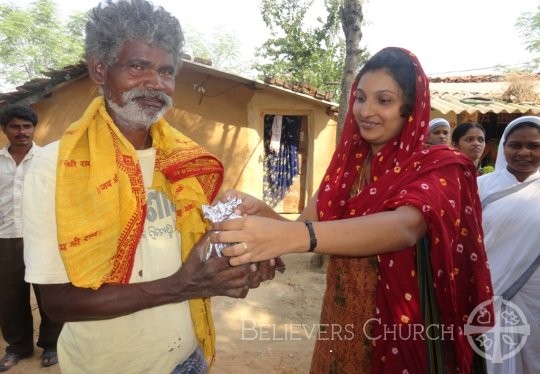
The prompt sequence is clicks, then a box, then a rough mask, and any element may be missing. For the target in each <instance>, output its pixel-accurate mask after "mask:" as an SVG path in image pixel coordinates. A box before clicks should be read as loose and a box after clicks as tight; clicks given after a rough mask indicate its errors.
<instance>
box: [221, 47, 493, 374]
mask: <svg viewBox="0 0 540 374" xmlns="http://www.w3.org/2000/svg"><path fill="white" fill-rule="evenodd" d="M428 85H429V83H428V79H427V77H426V75H425V74H424V72H423V70H422V67H421V66H420V63H419V62H418V60H417V58H416V56H415V55H414V54H412V53H411V52H409V51H407V50H405V49H401V48H395V47H389V48H385V49H383V50H381V51H379V52H378V53H376V54H375V55H374V56H373V57H371V58H370V59H369V60H368V61H367V62H366V64H365V65H364V66H363V67H362V68H361V70H360V72H359V74H358V76H357V78H356V80H355V82H354V84H353V86H352V90H351V97H350V104H349V111H348V114H347V117H346V120H345V124H344V130H343V134H342V136H341V139H340V143H339V145H338V147H337V149H336V151H335V153H334V155H333V158H332V161H331V163H330V165H329V166H328V169H327V172H326V174H325V176H324V178H323V180H322V182H321V185H320V187H319V190H318V191H317V193H316V194H315V195H314V197H313V198H312V199H311V201H310V202H309V204H308V206H307V207H306V209H305V210H304V211H303V212H302V214H301V215H300V216H299V218H298V220H297V221H296V222H290V221H288V220H286V219H284V218H282V217H281V216H279V215H278V214H276V213H275V212H274V211H273V210H272V209H271V208H269V207H268V206H266V205H264V204H263V203H262V202H261V201H260V200H258V199H256V198H254V197H253V196H250V195H248V194H245V193H242V192H239V191H234V190H231V191H227V192H226V193H225V194H224V195H223V196H222V198H221V200H222V201H225V200H226V199H227V198H231V197H239V198H241V199H242V201H243V203H242V205H241V206H240V207H239V209H238V213H243V214H244V216H243V218H240V219H234V220H228V221H224V222H221V223H219V224H216V225H215V226H214V229H216V230H218V231H220V232H219V233H216V234H214V235H213V237H212V241H214V242H222V243H238V244H234V245H231V246H229V247H228V248H226V249H225V250H224V253H225V254H226V255H228V256H231V259H230V263H231V264H233V265H238V264H241V263H247V262H254V261H259V260H263V259H271V258H274V257H276V256H279V255H283V254H286V253H293V252H313V251H314V252H318V253H324V254H329V255H331V257H330V261H329V266H328V270H327V287H326V292H325V297H324V301H323V306H322V313H321V325H320V331H319V335H318V337H317V341H316V345H315V351H314V354H313V359H312V367H311V372H312V373H368V372H373V373H392V374H394V373H414V374H417V373H428V372H430V373H434V372H443V370H444V369H446V370H447V371H448V372H457V371H458V370H459V371H460V372H462V373H470V372H474V371H475V369H474V364H473V361H474V360H473V357H474V352H473V349H472V346H471V345H470V344H469V342H468V339H467V336H468V335H467V333H466V329H465V327H466V326H465V325H466V324H476V325H478V324H484V327H486V328H487V327H489V326H491V324H492V323H493V322H492V321H491V322H490V321H485V320H482V321H478V320H476V319H474V318H473V317H474V315H475V313H476V312H475V308H476V307H477V306H478V305H480V304H482V303H484V302H486V301H489V300H491V296H492V291H491V281H490V274H489V270H488V267H487V262H486V254H485V251H484V246H483V242H482V231H481V207H480V202H479V200H478V193H477V187H476V170H475V168H474V166H473V165H472V163H471V162H470V161H469V160H467V159H466V158H465V156H463V155H462V154H461V153H460V152H458V151H457V150H455V149H453V148H451V147H449V146H437V147H430V148H426V147H425V146H424V143H425V140H426V137H427V132H428V123H429V115H430V100H429V98H430V94H429V88H428ZM481 311H482V313H481V314H482V315H489V313H490V312H492V307H491V306H490V305H487V306H486V307H485V308H482V309H481ZM471 318H472V319H471Z"/></svg>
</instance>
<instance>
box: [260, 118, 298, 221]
mask: <svg viewBox="0 0 540 374" xmlns="http://www.w3.org/2000/svg"><path fill="white" fill-rule="evenodd" d="M307 144H308V126H307V117H306V116H294V115H293V116H290V115H286V116H285V115H279V114H267V115H265V116H264V158H263V168H264V174H263V199H264V201H265V202H266V203H267V204H268V205H270V206H271V207H272V208H274V209H275V210H276V212H278V213H291V214H298V213H300V212H302V210H303V209H304V207H305V205H306V170H307Z"/></svg>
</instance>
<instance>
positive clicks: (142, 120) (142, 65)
mask: <svg viewBox="0 0 540 374" xmlns="http://www.w3.org/2000/svg"><path fill="white" fill-rule="evenodd" d="M175 75H176V68H175V64H174V59H173V56H172V54H171V53H170V52H168V51H167V50H166V49H164V48H162V47H160V46H158V45H153V44H149V43H148V42H146V41H142V40H130V41H127V42H125V43H124V46H123V48H122V49H121V50H120V53H119V55H118V60H117V61H116V62H115V63H114V64H113V65H112V66H110V67H108V68H106V71H105V75H104V83H103V84H102V88H103V93H104V96H105V100H106V102H107V106H108V107H109V109H110V110H111V111H112V114H113V115H114V116H116V117H118V118H119V119H121V120H122V122H123V123H124V125H126V124H127V125H129V126H133V127H146V128H148V127H150V125H151V124H152V123H154V122H156V121H157V120H158V119H159V118H161V117H162V116H163V114H164V113H165V112H166V111H167V110H168V109H169V108H170V107H171V106H172V98H171V97H172V95H173V94H174V88H175Z"/></svg>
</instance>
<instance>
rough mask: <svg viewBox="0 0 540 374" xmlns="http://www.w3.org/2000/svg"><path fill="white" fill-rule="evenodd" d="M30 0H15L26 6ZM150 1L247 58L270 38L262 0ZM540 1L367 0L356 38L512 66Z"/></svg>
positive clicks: (448, 69) (442, 57)
mask: <svg viewBox="0 0 540 374" xmlns="http://www.w3.org/2000/svg"><path fill="white" fill-rule="evenodd" d="M54 1H55V2H56V4H57V5H58V9H59V11H60V12H61V14H63V15H66V14H70V13H72V12H74V11H77V10H88V9H90V8H92V7H94V6H95V5H97V4H99V0H54ZM314 1H315V4H314V6H313V8H312V9H313V10H312V12H311V18H312V19H315V17H316V16H317V15H320V14H322V11H323V10H324V8H323V7H322V3H323V0H314ZM14 2H15V0H0V3H14ZM30 2H31V0H17V1H16V4H17V6H23V7H24V6H25V4H28V3H30ZM153 3H154V4H156V5H162V6H163V7H164V8H165V9H167V10H168V11H170V12H171V13H172V14H174V15H175V16H176V17H177V18H178V19H179V20H180V23H181V25H182V26H183V27H189V28H190V29H194V30H197V31H198V32H201V33H203V34H205V33H206V34H207V35H208V34H209V35H213V34H215V33H216V32H227V33H229V34H232V35H235V36H236V37H237V38H238V40H239V43H240V48H241V51H242V59H243V60H245V61H249V60H252V59H253V55H254V53H255V48H257V47H259V46H260V45H261V44H262V43H263V42H264V41H265V40H266V39H267V38H268V37H269V32H268V31H267V30H266V27H265V25H264V23H263V21H262V18H261V14H260V10H259V5H260V0H228V1H223V0H153ZM539 6H540V0H511V1H505V0H367V1H364V4H363V13H364V23H365V24H364V26H363V28H362V34H363V36H362V42H361V45H362V46H363V47H366V48H367V49H368V51H369V52H370V53H371V54H373V53H375V52H377V51H378V50H380V49H381V48H384V47H386V46H397V47H403V48H406V49H409V50H410V51H412V52H414V53H415V54H416V55H417V56H418V58H419V60H420V63H421V64H422V66H423V67H424V71H425V72H426V73H427V74H428V75H430V76H448V75H471V74H488V73H491V72H493V70H492V69H489V68H492V67H494V66H496V65H505V66H516V65H519V64H522V63H525V62H528V61H530V60H532V59H533V58H534V57H535V56H534V55H532V54H531V53H529V52H527V51H526V49H525V46H524V41H523V39H522V38H521V37H520V36H519V34H518V31H517V30H516V28H515V22H516V20H517V18H518V16H519V15H520V14H521V13H523V12H525V11H528V12H536V11H537V8H538V7H539ZM537 57H538V56H537Z"/></svg>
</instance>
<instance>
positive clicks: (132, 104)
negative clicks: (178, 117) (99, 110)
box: [105, 88, 173, 130]
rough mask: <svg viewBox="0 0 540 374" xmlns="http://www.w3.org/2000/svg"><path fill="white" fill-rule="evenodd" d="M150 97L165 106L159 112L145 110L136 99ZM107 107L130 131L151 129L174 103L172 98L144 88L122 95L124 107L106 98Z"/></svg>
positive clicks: (160, 92)
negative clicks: (160, 101)
mask: <svg viewBox="0 0 540 374" xmlns="http://www.w3.org/2000/svg"><path fill="white" fill-rule="evenodd" d="M140 97H150V98H157V99H159V100H162V101H163V102H164V103H165V105H163V107H162V108H161V109H160V110H159V111H157V112H156V111H153V110H144V109H143V108H141V107H140V106H139V105H138V104H137V102H136V101H135V99H136V98H140ZM105 100H106V101H107V105H108V106H109V108H110V109H111V110H112V111H113V112H114V114H115V115H116V116H117V117H118V119H119V120H121V121H122V126H123V127H126V128H129V129H133V130H136V129H146V130H147V129H149V128H150V126H151V125H152V124H153V123H155V122H157V121H158V120H159V119H160V118H161V117H162V116H163V115H164V114H165V113H166V112H167V110H169V108H171V107H172V104H173V101H172V98H171V97H170V96H168V95H167V94H165V93H163V92H162V91H155V90H149V89H144V88H134V89H132V90H129V91H126V92H124V93H123V94H122V101H123V103H124V105H123V106H120V105H118V104H116V103H115V102H113V101H112V100H110V99H108V98H107V97H106V98H105Z"/></svg>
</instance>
